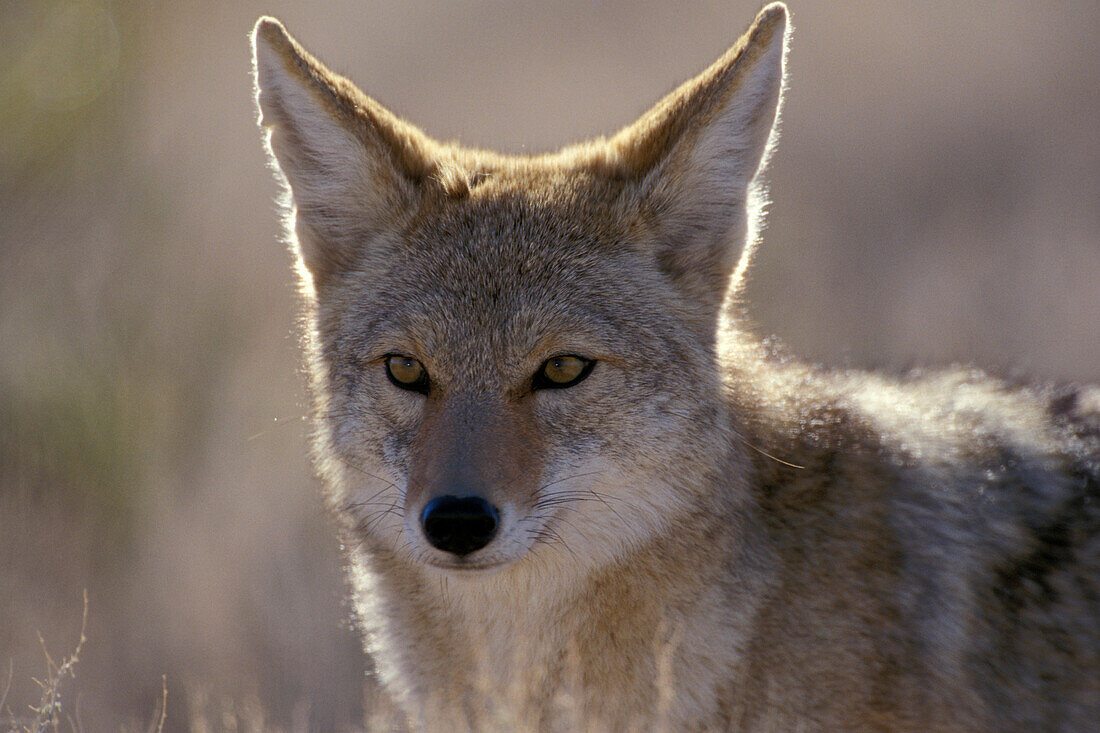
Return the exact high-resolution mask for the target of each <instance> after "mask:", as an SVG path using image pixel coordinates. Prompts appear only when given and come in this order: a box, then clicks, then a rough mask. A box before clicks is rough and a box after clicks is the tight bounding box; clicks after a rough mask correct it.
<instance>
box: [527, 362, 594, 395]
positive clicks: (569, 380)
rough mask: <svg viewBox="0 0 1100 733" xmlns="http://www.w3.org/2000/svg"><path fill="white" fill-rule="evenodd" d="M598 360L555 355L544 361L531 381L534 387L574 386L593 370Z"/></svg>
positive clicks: (555, 387)
mask: <svg viewBox="0 0 1100 733" xmlns="http://www.w3.org/2000/svg"><path fill="white" fill-rule="evenodd" d="M595 364H596V362H595V360H593V359H585V358H584V357H582V356H573V355H572V354H570V355H567V356H554V357H551V358H549V359H547V360H546V361H545V362H543V365H542V366H541V367H539V370H538V372H536V373H535V377H534V379H533V380H532V382H531V388H532V389H561V388H563V387H572V386H573V385H574V384H576V383H578V382H580V381H582V380H583V379H584V378H585V377H587V376H588V374H589V373H590V372H591V371H592V367H593V366H595Z"/></svg>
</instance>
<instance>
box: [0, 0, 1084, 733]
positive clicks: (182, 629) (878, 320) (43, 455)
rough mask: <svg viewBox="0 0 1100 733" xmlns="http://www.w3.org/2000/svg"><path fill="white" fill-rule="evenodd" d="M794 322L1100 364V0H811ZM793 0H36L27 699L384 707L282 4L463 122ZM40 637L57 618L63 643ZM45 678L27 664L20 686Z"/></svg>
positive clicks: (7, 275)
mask: <svg viewBox="0 0 1100 733" xmlns="http://www.w3.org/2000/svg"><path fill="white" fill-rule="evenodd" d="M791 4H792V10H793V14H794V16H793V17H794V24H795V28H796V32H795V36H794V42H793V47H792V52H791V56H790V67H789V68H790V73H791V79H790V89H789V93H788V96H787V102H786V108H785V116H784V123H783V139H782V142H781V145H780V147H779V151H778V154H777V155H776V157H775V158H774V162H773V165H772V168H771V173H770V176H769V179H770V188H771V192H772V198H773V200H774V202H775V203H774V204H773V205H772V207H771V214H770V226H769V228H768V230H767V232H766V234H765V241H764V245H763V247H762V249H761V250H760V252H759V257H758V260H757V262H756V266H755V269H754V272H753V279H752V282H751V286H750V293H749V300H750V303H751V306H750V313H751V315H752V317H753V319H754V321H755V322H756V323H757V324H758V328H759V331H760V332H761V334H775V335H776V336H777V338H778V339H779V340H780V341H782V342H784V343H786V344H787V345H788V346H789V347H790V350H792V351H793V352H795V353H797V354H801V355H802V356H805V357H807V358H811V359H815V360H820V361H824V362H826V363H829V364H835V365H851V366H864V367H882V368H889V369H895V370H897V369H904V368H908V367H911V366H922V365H938V364H946V363H950V362H953V361H963V362H973V363H977V364H979V365H982V366H986V367H989V368H992V369H993V370H994V371H1000V372H1005V373H1013V372H1014V371H1016V370H1018V371H1020V372H1022V373H1026V374H1030V375H1033V376H1036V377H1039V378H1043V379H1057V380H1093V381H1095V380H1100V325H1098V324H1100V206H1098V204H1100V54H1098V52H1097V47H1096V39H1097V38H1098V37H1100V4H1098V3H1096V2H1093V0H1080V1H1079V2H1045V3H1043V2H1027V3H1024V2H970V3H964V4H958V3H912V2H882V1H881V0H874V1H873V2H872V1H871V0H866V1H863V2H844V3H836V2H829V3H826V2H808V1H801V2H800V1H799V0H792V3H791ZM759 7H760V3H758V2H741V1H736V0H727V1H725V2H698V3H691V4H685V3H670V2H667V1H666V0H648V1H645V2H636V1H632V2H576V1H568V2H555V3H545V2H538V1H537V0H523V1H522V2H518V1H513V2H504V1H489V0H466V1H465V2H422V1H420V0H405V1H402V2H398V1H393V2H381V1H379V2H329V1H328V0H322V1H318V2H311V3H291V2H286V1H283V0H268V1H267V2H263V3H256V2H210V1H208V0H175V1H174V2H171V3H149V2H138V1H137V0H116V1H114V2H107V1H105V0H103V1H98V2H97V1H96V0H87V1H82V2H73V1H71V0H33V1H32V0H24V1H20V0H15V1H14V2H4V3H0V48H2V49H4V51H3V54H2V58H0V696H3V694H4V693H3V691H4V689H5V686H8V687H9V689H8V693H7V696H6V697H3V698H2V700H3V702H2V703H0V704H2V708H0V730H3V729H5V728H6V727H9V726H11V725H12V724H13V721H18V720H26V719H27V718H28V717H32V716H33V714H32V713H31V712H30V711H29V709H28V705H30V704H37V701H38V699H39V697H40V695H41V690H40V688H39V687H38V686H37V685H36V684H35V682H34V681H33V680H32V678H38V679H43V678H45V677H46V676H48V670H47V662H46V656H45V654H46V652H48V653H49V654H50V655H51V656H52V658H53V659H54V661H55V662H60V660H61V659H62V658H63V657H64V656H65V655H66V654H68V653H70V652H72V651H73V649H74V648H75V647H76V644H77V641H78V638H79V631H80V625H81V610H82V604H83V601H82V593H83V592H84V590H85V589H86V590H87V595H88V617H87V626H86V630H85V633H86V637H87V642H86V644H85V645H84V647H83V648H82V650H81V654H80V660H79V664H78V665H77V666H76V667H75V672H76V677H75V679H74V680H71V681H68V682H66V683H65V685H64V686H63V688H62V693H63V694H62V719H63V720H65V721H68V722H65V723H63V725H62V727H63V728H67V727H68V726H69V725H70V722H71V724H72V727H74V728H76V729H78V730H86V731H108V730H120V729H126V730H145V729H147V728H148V727H149V725H150V723H155V722H156V719H157V716H158V715H159V709H160V708H159V706H160V703H161V698H162V679H163V678H165V676H166V679H167V687H168V697H167V701H168V703H167V723H166V725H165V729H166V730H171V731H183V730H251V729H260V728H263V729H270V730H274V729H288V730H305V729H309V730H345V729H354V728H355V727H356V726H362V725H363V724H364V719H365V717H364V716H365V712H364V711H365V710H366V711H367V712H366V716H367V718H368V719H369V718H370V711H371V710H372V709H373V707H372V706H373V705H374V703H373V702H372V701H371V687H370V683H369V682H367V678H366V677H365V670H366V666H367V665H366V662H365V661H364V660H363V659H362V657H361V655H360V652H359V648H358V642H357V641H356V638H355V636H354V634H353V633H352V631H351V630H350V627H349V626H350V625H349V621H348V617H349V613H348V609H347V607H346V605H345V602H344V588H343V585H342V579H341V571H340V561H339V552H338V547H337V545H336V541H335V539H334V537H333V534H332V532H331V528H330V527H329V525H328V519H327V517H326V516H325V514H324V512H323V510H322V507H321V504H320V501H319V499H318V490H317V489H318V487H317V484H316V481H315V480H314V479H313V478H312V477H311V472H310V467H309V462H308V459H307V453H306V434H307V430H308V427H307V426H306V425H305V423H304V422H303V420H302V416H303V415H304V413H305V412H306V406H305V405H306V400H305V396H304V383H303V379H302V378H301V375H300V364H299V357H298V349H297V334H296V330H295V314H296V303H295V297H294V280H293V278H292V273H291V270H290V262H291V261H290V257H289V255H288V253H287V252H286V251H285V250H284V248H283V247H282V245H281V244H280V243H279V241H278V229H277V216H276V209H275V206H274V204H273V199H274V196H275V193H276V187H275V184H274V182H273V180H272V177H271V174H270V172H269V171H268V170H267V169H266V167H265V166H266V161H265V159H264V156H263V154H262V150H261V147H260V135H259V133H258V131H257V129H256V125H255V119H254V118H255V115H254V110H253V101H252V96H251V78H250V70H249V63H250V59H249V45H248V32H249V30H250V28H251V26H252V23H253V22H254V21H255V19H256V17H257V16H258V15H260V14H261V13H270V14H274V15H277V16H279V17H280V18H281V19H282V20H283V21H284V22H285V23H286V24H287V26H288V28H289V29H290V30H291V32H292V33H294V34H295V35H296V36H297V37H298V38H299V40H301V41H302V42H303V43H304V44H305V45H306V46H307V47H308V48H310V49H311V50H313V51H314V52H315V53H317V54H318V55H319V56H320V57H321V58H322V59H323V60H324V61H325V62H326V63H328V64H329V65H330V66H331V67H332V68H334V69H336V70H338V71H341V72H343V73H345V74H348V75H350V76H351V77H352V78H353V79H354V80H356V81H357V82H358V83H359V84H360V85H361V86H362V87H363V89H364V90H365V91H367V93H368V94H371V95H373V96H375V97H376V98H377V99H379V100H380V101H382V102H383V103H384V104H385V105H387V106H389V107H391V108H392V109H394V110H395V111H397V112H398V113H399V114H402V115H405V116H407V117H408V118H410V119H411V120H413V121H414V122H416V123H417V124H419V125H420V126H422V127H423V128H424V129H425V130H426V131H428V132H429V133H430V134H432V135H434V136H436V137H440V138H444V139H458V140H460V141H462V142H464V143H468V144H472V145H478V146H486V147H494V148H497V149H502V150H504V151H506V152H512V153H523V152H538V151H544V150H548V149H553V148H555V147H557V146H560V145H563V144H565V143H568V142H571V141H576V140H578V139H581V138H585V137H589V136H593V135H598V134H602V133H609V132H613V131H614V130H615V129H617V128H618V127H620V126H621V125H624V124H626V123H628V122H630V121H631V120H632V119H633V118H634V117H635V116H636V115H637V114H639V113H641V112H642V111H643V110H644V109H646V108H647V107H648V105H650V104H651V103H653V102H654V101H655V100H656V99H657V98H658V97H659V96H661V95H662V94H664V93H665V92H667V91H669V90H671V89H672V88H673V87H674V86H675V85H677V84H678V83H679V82H681V81H683V80H685V79H686V78H688V77H689V76H691V75H692V74H694V73H696V72H698V71H699V70H701V69H702V68H703V67H705V66H706V65H707V64H709V63H710V62H711V61H712V60H713V59H714V58H716V57H717V56H718V55H719V54H720V53H721V52H722V51H724V50H725V49H726V48H727V47H728V46H729V45H730V44H731V43H732V42H733V41H734V40H735V39H736V38H737V36H738V35H739V34H740V33H741V32H742V30H743V29H744V28H745V26H746V25H747V24H748V23H749V21H750V20H751V19H752V17H753V15H754V13H755V12H756V10H757V9H758V8H759ZM39 634H40V635H41V639H42V641H41V642H40V640H39ZM9 683H10V684H9Z"/></svg>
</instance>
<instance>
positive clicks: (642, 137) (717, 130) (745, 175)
mask: <svg viewBox="0 0 1100 733" xmlns="http://www.w3.org/2000/svg"><path fill="white" fill-rule="evenodd" d="M786 42H787V9H786V7H785V6H784V5H783V4H782V3H773V4H771V5H769V6H767V7H766V8H764V9H763V10H761V11H760V13H759V15H757V17H756V20H755V21H753V24H752V26H751V27H750V28H749V30H748V31H747V32H746V33H745V35H744V36H742V37H741V39H740V40H739V41H738V42H737V44H736V45H735V46H734V47H733V48H731V49H730V50H729V51H728V52H726V54H725V55H724V56H722V57H721V58H720V59H718V61H716V62H715V63H714V64H713V65H711V67H710V68H708V69H707V70H706V71H704V72H703V73H702V74H700V75H699V76H697V77H695V78H694V79H692V80H690V81H688V82H687V83H685V84H684V85H682V86H681V87H680V88H679V89H677V90H676V91H674V92H672V93H671V94H669V95H668V96H667V97H665V98H664V99H663V100H661V102H659V103H658V104H657V105H656V106H655V107H653V109H651V110H650V111H649V112H647V113H646V114H645V115H643V116H642V117H641V119H639V120H638V121H637V122H635V123H634V124H633V125H631V126H629V127H627V128H626V129H624V130H622V131H621V132H620V133H618V134H617V135H616V136H615V137H613V138H612V139H611V140H609V141H608V143H609V145H610V147H611V158H612V160H615V161H616V165H617V167H618V169H619V172H620V174H622V175H624V176H625V177H626V178H627V179H629V180H633V181H634V182H635V184H636V188H634V187H632V188H633V190H634V191H635V192H636V193H635V196H634V202H635V205H636V206H637V207H638V209H639V213H640V214H641V215H642V217H643V219H644V220H645V221H647V222H650V224H651V226H653V227H654V228H655V230H656V235H657V240H658V249H657V251H656V253H655V254H656V257H657V261H658V264H659V266H660V268H661V269H662V270H663V271H664V272H665V273H666V274H667V275H668V276H669V277H670V278H671V279H672V280H673V282H674V283H675V284H676V285H677V286H678V287H680V288H681V289H682V290H683V291H684V292H686V294H688V295H689V297H691V298H693V299H694V300H696V302H702V303H703V304H705V305H706V306H707V307H713V308H715V309H717V308H719V307H720V306H721V304H722V302H723V300H724V298H725V296H726V293H727V290H728V289H729V288H730V287H731V286H732V287H737V285H738V284H739V282H740V280H741V278H742V276H743V274H744V268H745V264H746V263H747V261H748V254H749V252H748V249H749V248H750V247H751V246H752V244H753V240H754V239H755V236H756V233H755V229H756V225H757V221H756V219H757V217H758V216H759V215H760V214H759V212H760V209H761V208H762V204H763V201H762V192H761V191H759V187H758V185H757V182H756V178H757V176H758V174H759V173H760V171H761V170H763V168H764V166H765V164H766V163H767V158H768V154H769V152H770V147H771V144H772V140H773V138H774V130H775V126H776V122H777V120H778V115H779V106H780V99H781V97H782V90H783V78H784V62H785V58H784V57H785V55H786Z"/></svg>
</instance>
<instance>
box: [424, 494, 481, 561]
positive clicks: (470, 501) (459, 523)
mask: <svg viewBox="0 0 1100 733" xmlns="http://www.w3.org/2000/svg"><path fill="white" fill-rule="evenodd" d="M499 519H500V514H499V512H497V508H496V507H495V506H493V505H492V504H490V503H489V502H487V501H485V500H484V499H482V498H481V497H480V496H463V497H459V496H450V495H448V496H438V497H436V498H434V499H432V500H431V501H429V502H428V504H427V505H426V506H425V507H424V511H422V512H420V526H422V527H423V528H424V534H425V536H427V538H428V542H431V543H432V546H433V547H437V548H439V549H440V550H443V551H444V552H450V553H453V554H455V555H469V554H470V553H471V552H474V551H476V550H480V549H481V548H482V547H485V546H486V545H487V544H489V543H490V542H492V541H493V537H495V536H496V533H497V524H498V521H499Z"/></svg>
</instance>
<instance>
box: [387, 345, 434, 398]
mask: <svg viewBox="0 0 1100 733" xmlns="http://www.w3.org/2000/svg"><path fill="white" fill-rule="evenodd" d="M386 376H387V377H389V379H390V381H391V382H393V384H394V386H396V387H399V388H401V389H407V390H409V391H410V392H419V393H420V394H428V388H429V386H430V383H429V382H428V371H427V370H426V369H425V368H424V365H423V364H421V363H420V362H418V361H417V360H416V359H414V358H412V357H411V356H401V355H399V354H391V355H390V356H387V357H386Z"/></svg>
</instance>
